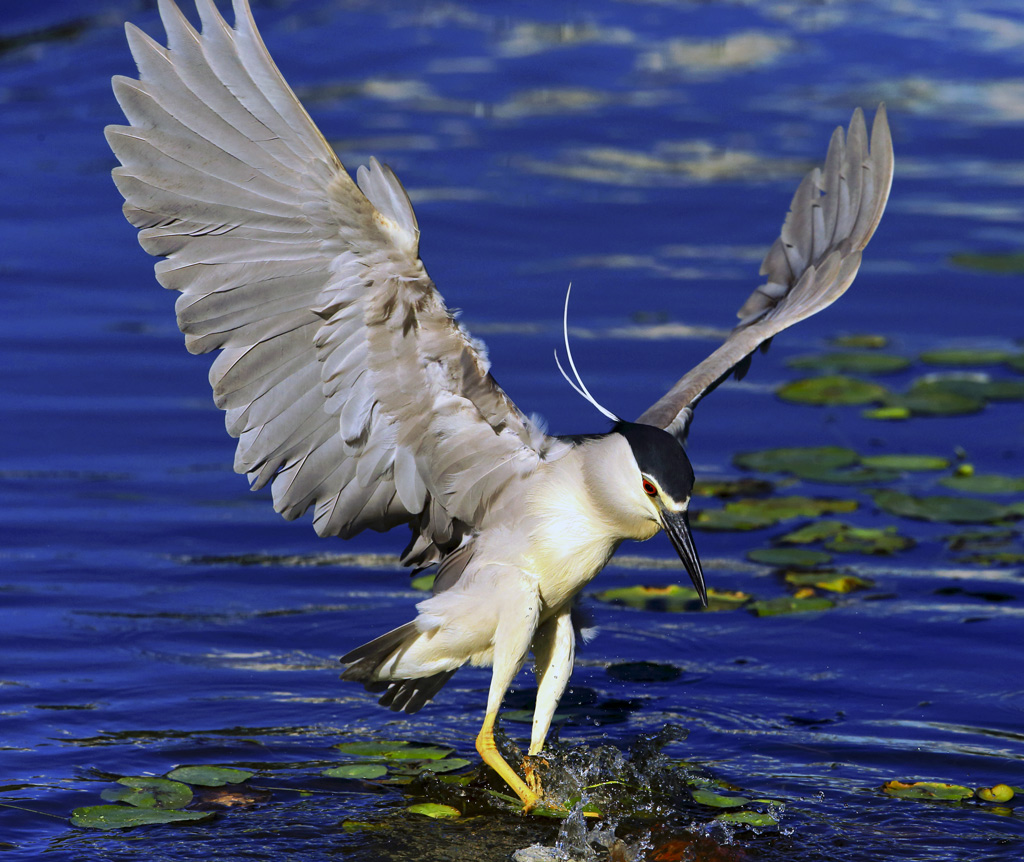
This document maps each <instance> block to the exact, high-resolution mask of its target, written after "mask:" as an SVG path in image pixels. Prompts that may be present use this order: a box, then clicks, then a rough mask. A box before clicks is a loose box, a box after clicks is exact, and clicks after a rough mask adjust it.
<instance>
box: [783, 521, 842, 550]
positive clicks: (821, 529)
mask: <svg viewBox="0 0 1024 862" xmlns="http://www.w3.org/2000/svg"><path fill="white" fill-rule="evenodd" d="M845 529H847V525H846V524H844V523H843V522H842V521H830V520H828V519H825V520H823V521H813V522H811V523H810V524H807V525H806V526H803V527H800V528H799V529H797V530H793V531H792V532H789V533H786V535H784V536H780V537H779V541H780V542H786V543H788V544H791V545H809V544H810V543H811V542H820V541H822V540H823V539H830V538H832V537H833V536H836V535H838V534H839V533H841V532H842V531H843V530H845Z"/></svg>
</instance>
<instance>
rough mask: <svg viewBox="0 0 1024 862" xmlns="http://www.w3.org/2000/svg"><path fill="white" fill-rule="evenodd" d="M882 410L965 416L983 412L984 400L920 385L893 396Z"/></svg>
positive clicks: (925, 414) (915, 414)
mask: <svg viewBox="0 0 1024 862" xmlns="http://www.w3.org/2000/svg"><path fill="white" fill-rule="evenodd" d="M883 409H893V410H897V411H903V412H906V413H909V414H910V415H912V416H967V415H969V414H971V413H980V412H981V411H982V410H984V409H985V399H984V398H982V397H977V396H972V395H965V394H962V393H960V392H954V391H952V390H951V389H949V388H947V387H942V386H932V385H929V386H924V385H922V386H915V387H914V388H912V389H911V390H910V391H909V392H907V393H906V394H905V395H893V396H892V397H891V398H890V399H889V403H888V404H887V405H886V407H885V408H883ZM865 415H867V414H866V413H865ZM868 418H875V417H871V416H868ZM883 418H884V417H883Z"/></svg>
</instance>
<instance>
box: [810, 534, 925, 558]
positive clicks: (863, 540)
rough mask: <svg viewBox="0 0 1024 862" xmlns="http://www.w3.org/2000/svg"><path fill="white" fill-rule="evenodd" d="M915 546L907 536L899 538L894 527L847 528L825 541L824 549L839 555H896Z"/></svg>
mask: <svg viewBox="0 0 1024 862" xmlns="http://www.w3.org/2000/svg"><path fill="white" fill-rule="evenodd" d="M915 544H917V543H916V542H915V541H914V540H913V539H911V538H910V537H909V536H901V535H900V534H899V533H897V532H896V528H895V527H883V528H881V529H879V528H867V527H848V528H847V529H845V530H843V532H841V533H840V534H839V535H837V536H833V537H831V538H830V539H826V540H825V547H826V548H827V549H828V550H830V551H835V552H836V553H840V554H896V553H899V552H900V551H906V550H908V549H910V548H912V547H914V545H915Z"/></svg>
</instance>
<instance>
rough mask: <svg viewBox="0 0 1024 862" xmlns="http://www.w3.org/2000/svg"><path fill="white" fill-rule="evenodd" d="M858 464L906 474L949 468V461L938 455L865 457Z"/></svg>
mask: <svg viewBox="0 0 1024 862" xmlns="http://www.w3.org/2000/svg"><path fill="white" fill-rule="evenodd" d="M860 462H861V464H863V465H864V466H865V467H876V468H878V469H880V470H899V471H903V472H907V473H916V472H922V471H926V470H945V469H947V468H948V467H949V460H948V459H947V458H940V457H939V456H938V455H865V456H864V457H862V458H861V459H860Z"/></svg>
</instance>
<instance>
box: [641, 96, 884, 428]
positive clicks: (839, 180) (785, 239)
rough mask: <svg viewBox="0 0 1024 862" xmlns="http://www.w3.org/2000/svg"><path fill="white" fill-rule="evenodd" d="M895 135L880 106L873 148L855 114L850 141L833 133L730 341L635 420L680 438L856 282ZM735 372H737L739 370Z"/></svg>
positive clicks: (879, 208)
mask: <svg viewBox="0 0 1024 862" xmlns="http://www.w3.org/2000/svg"><path fill="white" fill-rule="evenodd" d="M892 172H893V153H892V137H891V135H890V132H889V124H888V121H887V118H886V113H885V105H884V104H883V105H879V107H878V111H877V112H876V114H875V119H874V123H873V124H872V129H871V139H870V147H869V145H868V134H867V127H866V125H865V122H864V114H863V112H862V111H861V110H860V108H858V109H857V110H856V111H854V113H853V118H852V119H851V120H850V125H849V128H848V129H847V132H846V135H845V138H844V135H843V129H842V127H839V128H837V129H836V130H835V132H834V133H833V135H832V139H831V142H830V143H829V148H828V155H827V157H826V159H825V165H824V167H823V168H815V169H814V170H812V171H811V172H810V173H808V174H807V176H805V177H804V179H803V181H802V182H801V183H800V185H799V187H798V188H797V190H796V194H795V195H794V196H793V201H792V203H791V204H790V210H789V214H788V215H787V216H786V220H785V223H784V224H783V226H782V231H781V233H780V236H779V238H778V239H776V240H775V243H774V244H773V245H772V247H771V248H770V249H769V250H768V253H767V254H766V255H765V258H764V262H763V263H762V264H761V272H760V274H761V275H763V276H766V277H767V281H766V283H765V284H763V285H761V286H760V287H758V288H757V289H756V290H755V291H754V292H753V293H752V294H751V295H750V297H749V298H748V299H747V301H746V302H745V303H744V304H743V306H742V308H740V310H739V312H738V313H737V317H739V318H740V322H739V324H738V325H737V326H736V328H735V329H733V331H732V332H731V333H730V334H729V337H728V338H727V339H726V340H725V342H724V343H723V344H722V345H721V347H719V348H718V349H717V350H715V352H714V353H712V354H711V355H710V356H709V357H708V358H707V359H705V360H704V361H703V362H701V363H700V364H699V365H698V366H696V367H695V368H694V369H693V370H692V371H690V372H689V373H687V374H685V375H684V376H683V377H682V378H680V379H679V380H678V381H677V382H676V384H675V385H674V386H673V387H672V389H670V390H669V391H668V392H667V393H666V394H665V395H664V396H662V397H661V398H660V399H659V400H658V401H657V402H656V403H655V404H653V405H652V406H651V407H649V408H648V409H647V410H646V411H644V413H643V414H642V415H641V416H640V417H639V419H638V420H637V421H638V422H646V423H648V424H651V425H657V426H658V427H660V428H665V429H667V430H669V431H670V432H672V433H673V434H675V435H676V436H677V437H679V438H680V439H685V437H686V431H687V428H688V426H689V423H690V420H691V418H692V416H693V408H694V407H695V406H696V405H697V403H698V402H699V401H700V399H701V398H703V397H704V396H705V395H706V394H707V393H708V392H710V391H711V390H712V389H714V388H715V386H717V385H718V384H719V383H720V382H722V380H724V379H725V378H726V377H728V376H729V374H730V373H732V372H733V370H743V369H744V368H745V363H746V362H747V361H748V359H749V357H750V355H751V354H752V353H753V352H754V351H755V350H756V349H757V348H758V347H759V346H760V345H762V344H764V343H765V342H767V341H768V340H769V339H771V338H772V337H773V336H775V335H777V334H778V333H779V332H781V331H782V330H784V329H787V328H788V327H790V326H792V325H793V324H794V323H798V322H799V321H801V320H804V319H805V318H807V317H810V316H811V315H812V314H816V313H817V312H819V311H821V310H822V309H823V308H825V307H826V306H828V305H831V304H832V303H833V302H835V301H836V300H837V299H838V298H839V297H840V296H842V295H843V293H844V292H845V291H846V289H847V288H848V287H849V286H850V285H851V284H852V283H853V279H854V278H855V277H856V275H857V270H858V268H859V267H860V261H861V252H862V251H863V249H864V247H865V246H866V245H867V243H868V240H870V239H871V236H872V235H873V234H874V232H875V228H876V227H877V226H878V222H879V220H880V219H881V218H882V212H883V211H884V210H885V204H886V201H887V200H888V198H889V188H890V186H891V185H892ZM737 366H738V367H739V368H738V369H737Z"/></svg>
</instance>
